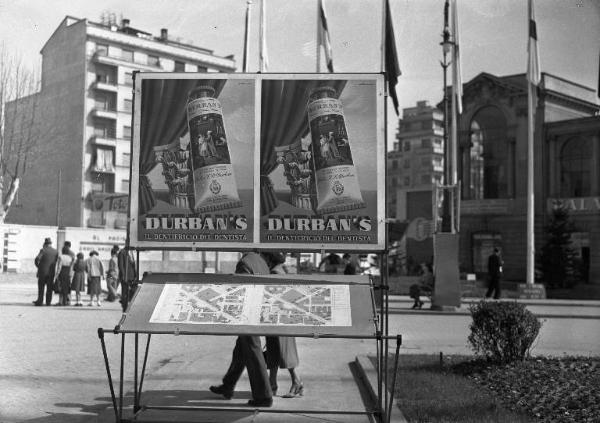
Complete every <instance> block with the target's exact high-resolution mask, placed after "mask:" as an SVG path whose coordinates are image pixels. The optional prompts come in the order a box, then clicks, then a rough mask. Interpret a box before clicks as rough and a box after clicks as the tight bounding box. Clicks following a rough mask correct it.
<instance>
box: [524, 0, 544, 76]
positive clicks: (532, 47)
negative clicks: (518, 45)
mask: <svg viewBox="0 0 600 423" xmlns="http://www.w3.org/2000/svg"><path fill="white" fill-rule="evenodd" d="M527 10H528V15H529V44H528V45H527V53H528V56H529V60H528V62H527V80H528V81H529V82H530V83H532V84H533V85H538V84H539V83H540V80H541V75H540V56H539V53H538V47H537V28H536V24H535V16H534V12H533V0H528V4H527Z"/></svg>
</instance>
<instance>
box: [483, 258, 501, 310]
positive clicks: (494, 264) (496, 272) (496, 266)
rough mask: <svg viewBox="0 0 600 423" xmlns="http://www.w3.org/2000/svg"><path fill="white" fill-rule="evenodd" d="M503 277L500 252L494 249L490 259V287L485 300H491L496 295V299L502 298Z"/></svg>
mask: <svg viewBox="0 0 600 423" xmlns="http://www.w3.org/2000/svg"><path fill="white" fill-rule="evenodd" d="M501 275H502V259H501V258H500V250H498V248H494V252H493V253H492V254H491V255H490V256H489V257H488V277H489V279H490V280H489V282H490V286H489V287H488V290H487V292H486V294H485V298H490V297H491V296H492V293H494V299H496V300H497V299H498V298H500V276H501Z"/></svg>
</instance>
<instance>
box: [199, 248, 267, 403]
mask: <svg viewBox="0 0 600 423" xmlns="http://www.w3.org/2000/svg"><path fill="white" fill-rule="evenodd" d="M235 273H246V274H251V275H252V274H254V275H268V274H269V273H270V270H269V266H268V265H267V263H266V262H265V260H264V259H263V258H262V257H261V256H260V254H258V253H255V252H249V253H246V254H244V255H243V256H242V258H241V259H240V261H238V263H237V266H236V268H235ZM244 368H246V369H247V371H248V378H249V379H250V388H251V389H252V399H251V400H250V401H248V405H249V406H251V407H271V406H272V405H273V392H272V391H271V386H270V384H269V376H268V374H267V365H266V364H265V358H264V356H263V352H262V347H261V345H260V336H248V335H240V336H238V338H237V341H236V343H235V348H234V349H233V355H232V357H231V364H230V365H229V369H228V370H227V373H225V376H223V383H222V384H221V385H213V386H211V387H210V388H209V389H210V391H211V392H212V393H214V394H217V395H223V396H224V397H225V398H226V399H231V398H232V397H233V391H234V389H235V385H236V383H237V381H238V380H239V379H240V376H242V373H243V372H244Z"/></svg>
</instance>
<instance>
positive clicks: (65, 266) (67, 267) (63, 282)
mask: <svg viewBox="0 0 600 423" xmlns="http://www.w3.org/2000/svg"><path fill="white" fill-rule="evenodd" d="M71 252H72V251H71V250H70V249H69V247H68V246H67V245H66V243H65V245H63V247H62V250H61V252H60V255H59V256H58V260H57V261H56V269H57V272H56V273H57V275H56V277H55V278H54V279H55V280H54V283H55V284H56V286H57V287H58V303H56V304H54V305H56V306H67V305H70V303H71V274H72V273H73V264H74V262H75V261H74V260H73V257H72V256H71V254H69V253H71Z"/></svg>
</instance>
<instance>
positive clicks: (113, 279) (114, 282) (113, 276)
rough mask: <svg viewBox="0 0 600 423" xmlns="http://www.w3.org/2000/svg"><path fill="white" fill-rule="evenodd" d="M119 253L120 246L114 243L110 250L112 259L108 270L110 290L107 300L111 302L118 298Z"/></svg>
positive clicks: (107, 283) (107, 287)
mask: <svg viewBox="0 0 600 423" xmlns="http://www.w3.org/2000/svg"><path fill="white" fill-rule="evenodd" d="M118 253H119V246H118V245H114V246H113V247H112V249H111V250H110V260H109V262H108V271H107V272H106V289H107V290H108V295H107V296H106V301H108V302H110V303H112V302H114V301H115V300H116V299H117V288H118V286H119V264H118V261H117V254H118Z"/></svg>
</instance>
